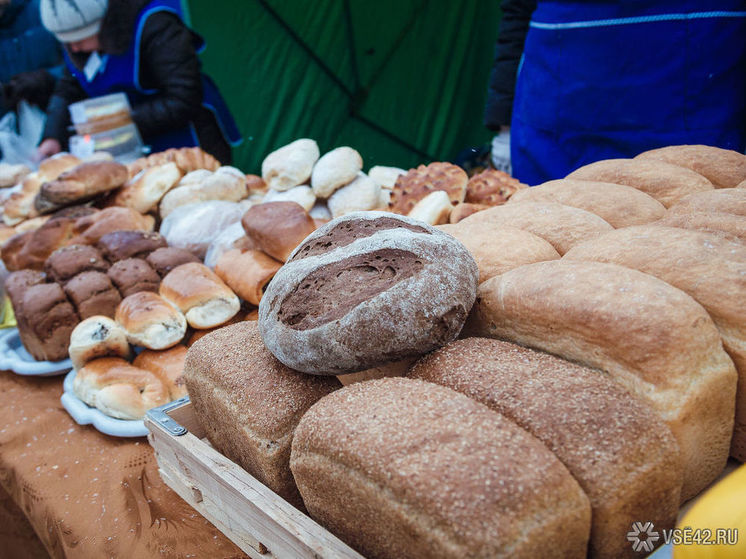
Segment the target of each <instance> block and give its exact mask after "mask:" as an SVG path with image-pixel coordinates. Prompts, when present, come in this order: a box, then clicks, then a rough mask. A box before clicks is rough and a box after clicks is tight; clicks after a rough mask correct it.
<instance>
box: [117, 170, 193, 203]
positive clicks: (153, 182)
mask: <svg viewBox="0 0 746 559" xmlns="http://www.w3.org/2000/svg"><path fill="white" fill-rule="evenodd" d="M179 179H181V169H179V167H177V166H176V163H173V162H171V163H166V164H164V165H158V166H155V167H149V168H147V169H143V170H142V171H140V172H139V173H138V174H137V175H135V176H134V177H133V178H132V179H130V180H129V181H128V182H127V184H125V185H124V186H123V187H122V188H121V189H119V191H118V192H117V194H116V196H115V197H114V204H115V205H117V206H125V207H127V208H132V209H133V210H136V211H138V212H140V213H143V214H145V213H148V212H149V211H151V210H153V209H155V208H156V207H157V206H158V202H160V201H161V198H163V196H164V194H166V192H168V191H169V190H171V189H172V188H173V187H174V186H176V184H177V183H178V182H179Z"/></svg>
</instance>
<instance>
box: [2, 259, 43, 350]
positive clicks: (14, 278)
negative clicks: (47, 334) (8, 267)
mask: <svg viewBox="0 0 746 559" xmlns="http://www.w3.org/2000/svg"><path fill="white" fill-rule="evenodd" d="M45 280H46V276H45V275H44V274H43V273H42V272H37V271H34V270H20V271H17V272H11V273H10V274H9V275H8V277H7V278H5V291H6V293H7V294H8V297H9V298H10V302H11V304H12V305H13V312H14V314H15V318H16V323H17V324H18V335H19V336H20V338H21V343H22V344H23V347H25V348H26V350H27V351H28V352H29V353H30V354H31V355H32V356H34V358H35V359H36V356H37V355H39V356H41V355H43V354H44V349H43V347H42V342H41V340H40V339H39V337H38V336H37V335H36V333H35V332H34V329H33V328H32V327H31V324H30V323H29V320H28V317H27V315H26V312H25V310H24V308H23V297H24V295H25V294H26V291H27V290H28V289H29V288H30V287H31V286H34V285H39V284H43V283H44V281H45Z"/></svg>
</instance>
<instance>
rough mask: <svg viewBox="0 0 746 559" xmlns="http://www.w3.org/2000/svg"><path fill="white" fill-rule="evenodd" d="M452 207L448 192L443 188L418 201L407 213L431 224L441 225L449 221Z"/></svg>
mask: <svg viewBox="0 0 746 559" xmlns="http://www.w3.org/2000/svg"><path fill="white" fill-rule="evenodd" d="M452 209H453V206H452V205H451V199H450V198H448V194H447V193H445V192H444V191H442V190H435V191H433V192H431V193H430V194H428V195H427V196H425V197H424V198H423V199H422V200H420V201H419V202H417V203H416V204H415V205H414V207H413V208H412V209H411V210H410V211H409V213H408V214H407V215H408V216H409V217H410V218H412V219H416V220H418V221H424V222H425V223H428V224H430V225H441V224H443V223H448V218H449V216H450V215H451V210H452Z"/></svg>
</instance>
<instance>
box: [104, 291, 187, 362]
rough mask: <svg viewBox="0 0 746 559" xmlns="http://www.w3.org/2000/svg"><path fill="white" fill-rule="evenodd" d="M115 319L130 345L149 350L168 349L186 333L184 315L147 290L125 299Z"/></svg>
mask: <svg viewBox="0 0 746 559" xmlns="http://www.w3.org/2000/svg"><path fill="white" fill-rule="evenodd" d="M114 318H115V320H116V321H117V322H118V323H119V325H120V326H122V328H124V329H125V331H126V332H127V339H128V340H129V342H130V343H131V344H132V345H139V346H143V347H146V348H148V349H166V348H169V347H171V346H174V345H176V344H178V343H179V342H180V341H181V340H182V339H183V338H184V335H185V334H186V326H187V324H186V319H185V318H184V315H183V314H181V312H179V310H178V309H175V308H174V307H173V306H171V305H170V304H169V303H168V302H167V301H166V300H165V299H163V298H162V297H160V296H159V295H157V294H156V293H151V292H150V291H141V292H139V293H135V294H133V295H130V296H128V297H125V298H124V300H123V301H122V302H121V303H120V305H119V307H117V312H116V315H115V317H114Z"/></svg>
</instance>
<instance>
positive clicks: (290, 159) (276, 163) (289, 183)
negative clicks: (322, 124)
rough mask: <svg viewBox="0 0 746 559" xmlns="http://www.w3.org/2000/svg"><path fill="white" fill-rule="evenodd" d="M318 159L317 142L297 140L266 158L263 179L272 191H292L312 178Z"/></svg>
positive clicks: (306, 139) (263, 162)
mask: <svg viewBox="0 0 746 559" xmlns="http://www.w3.org/2000/svg"><path fill="white" fill-rule="evenodd" d="M318 159H319V146H318V144H317V143H316V141H315V140H310V139H308V138H301V139H300V140H295V141H294V142H291V143H289V144H288V145H286V146H283V147H281V148H279V149H277V150H275V151H273V152H272V153H270V154H269V155H268V156H267V157H265V158H264V161H262V178H263V179H264V182H265V183H267V186H269V188H271V189H272V190H290V189H291V188H293V187H294V186H298V185H300V184H303V183H305V182H307V181H308V179H310V178H311V172H312V171H313V166H314V164H315V163H316V161H317V160H318Z"/></svg>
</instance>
